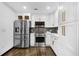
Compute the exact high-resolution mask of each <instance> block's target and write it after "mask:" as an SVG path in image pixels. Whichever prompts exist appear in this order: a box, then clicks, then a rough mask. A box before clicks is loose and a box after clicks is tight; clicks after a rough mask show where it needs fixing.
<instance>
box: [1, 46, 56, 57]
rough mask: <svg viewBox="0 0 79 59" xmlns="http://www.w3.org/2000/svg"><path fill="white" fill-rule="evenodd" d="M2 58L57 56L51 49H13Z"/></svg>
mask: <svg viewBox="0 0 79 59" xmlns="http://www.w3.org/2000/svg"><path fill="white" fill-rule="evenodd" d="M2 56H55V53H54V52H53V50H52V49H51V48H50V47H46V48H42V47H31V48H12V49H11V50H10V51H8V52H6V53H5V54H3V55H2Z"/></svg>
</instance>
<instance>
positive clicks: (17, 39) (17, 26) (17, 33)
mask: <svg viewBox="0 0 79 59" xmlns="http://www.w3.org/2000/svg"><path fill="white" fill-rule="evenodd" d="M20 46H21V22H20V21H18V20H16V21H14V47H20Z"/></svg>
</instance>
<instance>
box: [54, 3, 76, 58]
mask: <svg viewBox="0 0 79 59" xmlns="http://www.w3.org/2000/svg"><path fill="white" fill-rule="evenodd" d="M59 6H63V7H64V10H65V12H66V18H65V19H66V22H65V23H64V24H62V22H61V20H62V19H61V14H59V18H58V20H59V24H58V25H59V26H58V35H59V38H58V40H55V43H54V47H53V49H54V51H55V53H56V54H57V55H58V56H75V55H77V22H76V11H77V9H76V8H77V4H76V3H60V5H59ZM60 11H62V10H60ZM60 11H59V12H60ZM60 13H61V12H60ZM63 25H65V28H66V32H65V33H66V35H65V36H63V35H62V28H61V27H62V26H63Z"/></svg>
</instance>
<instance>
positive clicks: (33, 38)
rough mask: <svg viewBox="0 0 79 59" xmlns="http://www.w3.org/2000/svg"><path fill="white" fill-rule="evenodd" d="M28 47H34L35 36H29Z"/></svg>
mask: <svg viewBox="0 0 79 59" xmlns="http://www.w3.org/2000/svg"><path fill="white" fill-rule="evenodd" d="M30 45H31V46H34V45H35V34H34V33H31V35H30Z"/></svg>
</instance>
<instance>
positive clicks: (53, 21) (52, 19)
mask: <svg viewBox="0 0 79 59" xmlns="http://www.w3.org/2000/svg"><path fill="white" fill-rule="evenodd" d="M57 17H58V16H57V15H54V14H43V15H42V14H40V15H39V14H32V15H31V23H32V27H35V21H44V22H45V27H57V26H58V18H57Z"/></svg>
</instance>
